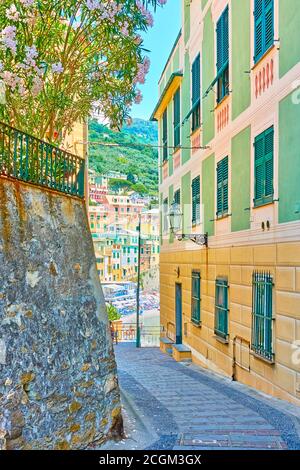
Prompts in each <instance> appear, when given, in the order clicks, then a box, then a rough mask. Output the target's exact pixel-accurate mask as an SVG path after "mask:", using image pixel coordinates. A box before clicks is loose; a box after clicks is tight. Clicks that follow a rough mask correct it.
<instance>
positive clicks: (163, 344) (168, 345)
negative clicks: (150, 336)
mask: <svg viewBox="0 0 300 470" xmlns="http://www.w3.org/2000/svg"><path fill="white" fill-rule="evenodd" d="M159 344H160V350H161V351H162V352H164V353H167V354H170V353H169V352H168V351H167V350H170V349H171V356H172V345H173V344H174V342H173V341H172V340H170V339H169V338H166V337H165V336H163V337H161V338H159Z"/></svg>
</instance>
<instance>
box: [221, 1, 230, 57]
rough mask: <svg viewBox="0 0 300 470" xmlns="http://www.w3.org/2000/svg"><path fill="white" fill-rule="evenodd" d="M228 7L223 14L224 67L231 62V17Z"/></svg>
mask: <svg viewBox="0 0 300 470" xmlns="http://www.w3.org/2000/svg"><path fill="white" fill-rule="evenodd" d="M228 11H229V10H228V7H226V9H225V11H224V13H223V15H222V16H223V65H224V64H226V62H228V60H229V15H228Z"/></svg>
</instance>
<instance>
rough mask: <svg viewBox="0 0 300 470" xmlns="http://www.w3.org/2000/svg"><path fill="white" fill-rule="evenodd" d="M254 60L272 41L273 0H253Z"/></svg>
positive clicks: (258, 57) (257, 58)
mask: <svg viewBox="0 0 300 470" xmlns="http://www.w3.org/2000/svg"><path fill="white" fill-rule="evenodd" d="M254 41H255V44H254V61H255V62H257V61H258V60H259V59H260V58H261V57H262V55H263V54H264V53H265V52H266V51H267V50H268V49H269V47H271V46H272V44H273V43H274V0H255V4H254Z"/></svg>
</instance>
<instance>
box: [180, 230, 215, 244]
mask: <svg viewBox="0 0 300 470" xmlns="http://www.w3.org/2000/svg"><path fill="white" fill-rule="evenodd" d="M175 236H176V238H177V240H179V241H183V240H190V241H192V242H194V243H196V244H197V245H201V246H208V234H207V233H176V235H175Z"/></svg>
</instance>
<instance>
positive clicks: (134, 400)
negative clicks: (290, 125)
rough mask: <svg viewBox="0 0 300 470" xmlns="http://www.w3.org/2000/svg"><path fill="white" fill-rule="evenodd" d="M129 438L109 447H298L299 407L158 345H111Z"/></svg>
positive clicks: (179, 448)
mask: <svg viewBox="0 0 300 470" xmlns="http://www.w3.org/2000/svg"><path fill="white" fill-rule="evenodd" d="M115 352H116V357H117V363H118V371H119V380H120V385H121V389H122V394H123V404H124V408H125V427H126V434H127V439H124V440H123V441H122V442H119V443H116V444H112V443H108V444H107V445H106V448H107V449H112V448H117V449H120V450H121V449H129V448H130V449H141V448H142V449H168V450H170V449H174V450H183V449H190V450H196V449H222V448H223V449H300V410H299V408H297V407H296V406H293V405H290V404H288V403H286V402H283V401H280V400H276V399H274V398H271V397H267V396H265V395H263V394H260V393H258V392H256V391H255V390H252V389H250V388H248V387H246V386H244V385H242V384H240V383H237V382H232V381H230V379H228V378H223V377H220V376H218V375H216V374H213V373H211V372H209V371H207V370H205V369H202V368H200V367H198V366H196V365H194V364H189V363H177V362H175V361H174V360H173V359H172V358H171V357H169V356H167V355H165V354H162V353H161V352H160V350H159V349H158V348H143V349H140V350H137V349H136V348H135V347H134V346H133V345H128V344H120V345H118V346H116V348H115Z"/></svg>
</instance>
